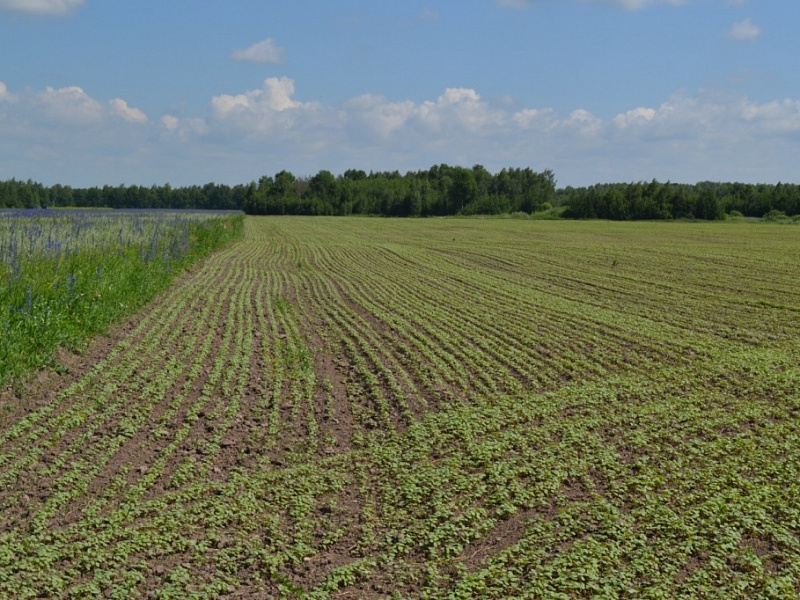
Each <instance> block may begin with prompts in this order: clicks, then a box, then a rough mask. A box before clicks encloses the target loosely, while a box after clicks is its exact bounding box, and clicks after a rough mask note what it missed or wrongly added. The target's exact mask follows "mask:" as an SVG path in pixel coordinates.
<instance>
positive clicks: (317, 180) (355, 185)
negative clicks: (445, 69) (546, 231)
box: [0, 164, 800, 220]
mask: <svg viewBox="0 0 800 600" xmlns="http://www.w3.org/2000/svg"><path fill="white" fill-rule="evenodd" d="M64 206H75V207H109V208H142V209H147V208H172V209H200V210H243V211H244V212H246V213H248V214H255V215H359V214H360V215H383V216H397V217H418V216H419V217H422V216H445V215H476V214H487V215H491V214H507V213H515V212H522V213H534V212H537V211H543V210H548V209H550V208H552V207H553V206H556V207H563V208H562V209H561V210H562V211H563V212H562V213H561V214H562V216H563V217H566V218H575V219H612V220H640V219H682V218H687V219H709V220H714V219H722V218H724V217H725V215H726V214H742V215H745V216H752V217H762V216H764V215H766V214H769V213H770V212H775V211H780V212H783V213H785V214H787V215H798V214H800V185H796V184H784V183H778V184H776V185H771V184H757V185H756V184H745V183H714V182H708V181H706V182H701V183H697V184H694V185H690V184H677V183H670V182H666V183H661V182H658V181H656V180H655V179H654V180H653V181H651V182H649V183H647V182H632V183H613V184H597V185H593V186H589V187H578V188H573V187H565V188H561V189H558V190H557V189H556V181H555V177H554V175H553V172H552V171H550V170H545V171H543V172H541V173H539V172H534V171H533V170H531V169H530V168H509V169H503V170H501V171H500V172H498V173H494V174H492V173H490V172H489V171H487V170H486V169H485V168H484V167H483V166H481V165H475V166H474V167H472V168H465V167H458V166H449V165H446V164H441V165H435V166H433V167H431V168H430V169H427V170H420V171H409V172H407V173H405V174H403V175H401V174H400V173H399V172H398V171H385V172H370V173H367V172H365V171H363V170H356V169H350V170H348V171H345V172H344V173H343V174H342V175H338V176H334V175H333V174H332V173H331V172H330V171H326V170H322V171H319V172H318V173H317V174H316V175H314V176H311V177H298V176H295V175H293V174H292V173H291V172H289V171H285V170H284V171H280V172H278V173H276V174H275V175H274V176H269V175H264V176H263V177H261V178H260V179H259V180H258V181H257V182H256V181H253V182H250V183H249V184H237V185H234V186H229V185H225V184H217V183H207V184H205V185H203V186H199V185H193V186H188V187H175V188H173V187H172V186H170V185H169V184H165V185H161V186H156V185H153V186H150V187H146V186H140V185H128V186H125V185H118V186H109V185H106V186H103V187H90V188H73V187H70V186H67V185H60V184H56V185H52V186H44V185H42V184H41V183H36V182H33V181H31V180H30V179H29V180H27V181H18V180H15V179H10V180H7V181H0V207H2V208H40V207H64Z"/></svg>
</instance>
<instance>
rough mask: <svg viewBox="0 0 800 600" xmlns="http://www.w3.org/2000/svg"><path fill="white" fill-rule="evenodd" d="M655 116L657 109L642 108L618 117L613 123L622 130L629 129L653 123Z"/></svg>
mask: <svg viewBox="0 0 800 600" xmlns="http://www.w3.org/2000/svg"><path fill="white" fill-rule="evenodd" d="M655 116H656V111H655V109H652V108H645V107H642V106H640V107H638V108H634V109H633V110H629V111H628V112H626V113H624V114H621V115H617V116H616V117H614V118H613V119H612V120H611V122H612V123H613V124H614V125H615V126H617V127H619V128H620V129H627V128H628V127H632V126H636V125H643V124H646V123H647V122H649V121H652V120H653V118H654V117H655Z"/></svg>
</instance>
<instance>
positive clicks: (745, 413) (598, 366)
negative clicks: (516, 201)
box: [0, 217, 800, 599]
mask: <svg viewBox="0 0 800 600" xmlns="http://www.w3.org/2000/svg"><path fill="white" fill-rule="evenodd" d="M799 273H800V230H798V229H797V227H795V226H793V225H777V224H750V223H704V224H700V223H645V222H639V223H608V222H564V221H560V222H549V221H522V220H513V219H505V220H504V219H426V220H388V219H359V218H350V219H348V218H322V217H318V218H306V219H304V218H292V217H287V218H267V217H248V218H247V220H246V221H245V230H244V236H243V238H242V239H240V240H239V241H236V242H234V243H232V244H231V245H229V246H227V247H226V248H225V249H223V250H220V251H218V252H216V253H214V254H212V255H210V256H209V257H207V258H206V259H204V260H203V262H202V263H201V264H200V266H198V267H196V268H195V269H193V270H192V271H191V273H189V274H188V275H186V276H184V277H182V278H181V279H180V281H178V283H176V284H175V285H173V286H172V287H170V288H169V289H167V290H166V291H164V292H162V293H161V294H160V295H159V296H158V297H157V299H156V301H154V302H152V303H150V304H149V305H148V306H147V307H146V308H145V309H144V310H142V311H140V312H138V313H137V314H136V316H134V317H133V318H132V319H130V320H128V321H127V322H125V323H123V324H122V325H119V326H118V327H117V328H115V329H114V330H112V331H111V332H109V333H108V335H106V336H103V337H100V338H98V339H96V340H95V342H94V343H93V344H92V345H90V346H89V347H88V348H87V349H86V350H85V351H84V352H83V353H82V354H71V355H70V354H68V353H64V352H62V353H61V355H60V356H59V364H60V365H61V366H62V367H63V368H62V369H59V371H60V372H42V373H41V374H40V375H39V376H37V377H35V378H33V379H31V380H30V381H29V382H28V384H27V385H26V386H25V389H23V390H20V391H18V392H17V393H14V392H13V391H6V392H5V393H4V395H2V396H0V597H13V598H36V597H47V598H51V597H53V598H58V597H65V598H95V597H98V598H102V597H107V598H219V597H231V598H309V599H321V598H433V599H445V598H447V599H459V598H464V599H466V598H551V599H561V598H564V599H568V598H651V599H656V598H687V599H688V598H797V597H800V335H798V334H799V333H800V289H799V288H798V281H799V280H800V277H799V276H798V274H799Z"/></svg>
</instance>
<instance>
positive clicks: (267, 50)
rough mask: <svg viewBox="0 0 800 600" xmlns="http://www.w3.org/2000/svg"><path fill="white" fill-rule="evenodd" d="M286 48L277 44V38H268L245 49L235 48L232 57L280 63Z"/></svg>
mask: <svg viewBox="0 0 800 600" xmlns="http://www.w3.org/2000/svg"><path fill="white" fill-rule="evenodd" d="M284 53H285V49H284V48H281V47H280V46H276V45H275V40H273V39H272V38H267V39H265V40H263V41H261V42H258V43H256V44H253V45H252V46H250V47H249V48H245V49H244V50H234V51H233V53H231V58H233V59H234V60H241V61H245V62H253V63H263V64H273V65H274V64H278V63H280V62H281V61H282V60H283V55H284Z"/></svg>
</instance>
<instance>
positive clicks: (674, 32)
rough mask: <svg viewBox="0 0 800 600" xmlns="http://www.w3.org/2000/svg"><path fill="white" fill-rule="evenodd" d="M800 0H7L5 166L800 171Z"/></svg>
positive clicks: (221, 179)
mask: <svg viewBox="0 0 800 600" xmlns="http://www.w3.org/2000/svg"><path fill="white" fill-rule="evenodd" d="M798 22H800V2H797V0H769V1H766V0H481V1H479V0H460V1H459V2H455V1H449V2H443V1H438V2H437V1H418V0H409V1H406V2H403V3H398V2H385V1H380V0H343V1H339V2H330V1H327V2H322V1H312V0H283V1H281V2H272V1H264V0H228V1H226V2H221V1H216V0H204V1H203V2H199V1H197V0H139V1H137V2H114V1H111V0H0V179H9V178H11V177H15V178H17V179H28V178H32V179H34V180H36V181H41V182H43V183H46V184H53V183H65V184H69V185H73V186H89V185H104V184H111V185H116V184H120V183H124V184H133V183H135V184H142V185H151V184H163V183H167V182H169V183H171V184H172V185H188V184H193V183H198V184H202V183H206V182H208V181H215V182H218V183H229V184H235V183H246V182H249V181H251V180H256V179H258V177H260V176H261V175H263V174H274V173H275V172H277V171H280V170H282V169H288V170H290V171H292V172H293V173H294V174H295V175H313V174H314V173H316V172H317V171H319V170H320V169H328V170H330V171H332V172H333V173H335V174H338V173H341V172H343V171H344V170H346V169H348V168H358V169H364V170H367V171H369V170H395V169H397V170H399V171H401V172H405V171H407V170H417V169H426V168H428V167H430V166H432V165H434V164H440V163H447V164H450V165H462V166H472V165H474V164H482V165H484V166H485V167H486V168H487V169H489V170H490V171H493V172H494V171H497V170H499V169H501V168H503V167H531V168H533V169H534V170H537V171H540V170H543V169H546V168H549V169H552V170H553V171H554V172H555V175H556V179H557V181H558V184H559V185H560V186H565V185H573V186H577V185H590V184H593V183H598V182H607V181H640V180H650V179H653V178H656V179H659V180H661V181H666V180H670V181H679V182H688V183H694V182H696V181H701V180H715V181H745V182H771V183H775V182H777V181H784V182H788V181H791V182H798V181H800V76H798V73H800V41H799V40H798V37H797V35H796V33H795V32H796V28H797V23H798Z"/></svg>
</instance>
